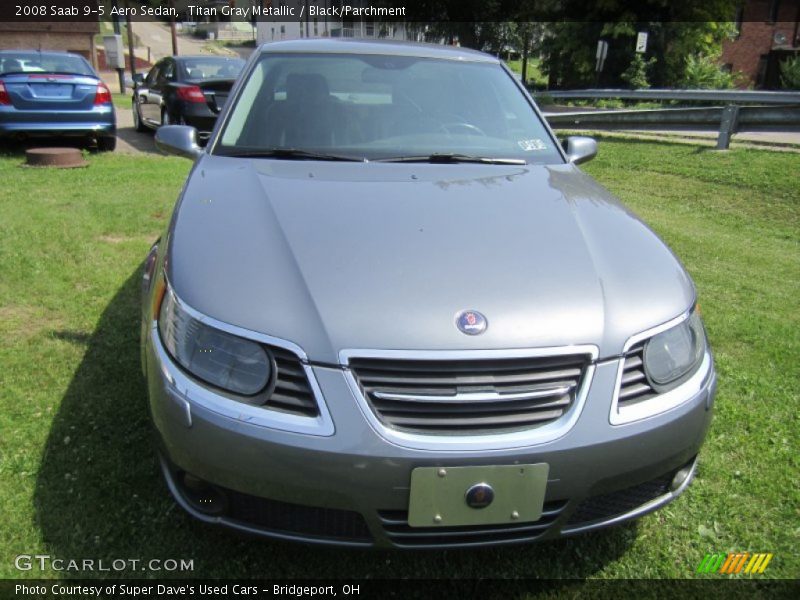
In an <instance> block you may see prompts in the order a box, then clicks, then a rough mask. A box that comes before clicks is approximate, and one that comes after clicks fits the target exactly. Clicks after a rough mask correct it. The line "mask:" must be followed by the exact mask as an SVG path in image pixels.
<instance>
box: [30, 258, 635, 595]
mask: <svg viewBox="0 0 800 600" xmlns="http://www.w3.org/2000/svg"><path fill="white" fill-rule="evenodd" d="M139 281H140V271H139V270H137V271H136V272H135V273H133V274H132V275H131V277H130V278H129V279H128V280H127V281H126V282H125V283H124V285H123V286H122V287H121V288H120V289H119V291H118V292H117V294H116V295H115V297H114V298H113V300H112V301H111V303H110V304H109V305H108V307H107V308H106V309H105V311H104V312H103V314H102V317H101V318H100V321H99V323H98V325H97V328H96V330H95V331H94V333H93V334H92V335H91V337H90V339H89V340H88V345H87V347H86V353H85V355H84V357H83V360H82V362H81V364H80V366H79V367H78V369H77V370H76V372H75V375H74V378H73V379H72V381H71V383H70V385H69V388H68V389H67V392H66V394H65V395H64V398H63V399H62V401H61V406H60V408H59V410H58V412H57V415H56V417H55V419H54V421H53V425H52V429H51V431H50V434H49V437H48V441H47V444H46V447H45V451H44V455H43V457H42V464H41V468H40V470H39V475H38V479H37V484H36V492H35V499H34V500H35V508H36V515H37V521H38V525H39V528H40V531H41V536H42V539H43V543H44V548H45V549H46V551H47V552H49V553H50V555H51V556H52V557H58V558H62V559H67V560H69V559H76V560H82V559H95V560H98V559H102V560H103V562H104V564H105V566H106V567H110V566H111V564H112V561H113V560H115V559H125V560H128V559H138V560H142V561H143V562H145V561H149V560H150V559H160V560H165V559H178V560H179V559H191V560H193V566H194V568H193V570H192V571H191V572H185V573H179V572H173V573H169V572H166V571H164V570H161V571H143V570H142V566H143V565H142V564H139V565H138V566H137V568H136V569H135V570H133V569H131V568H130V563H129V565H128V568H126V569H125V570H123V571H121V572H119V573H115V572H114V571H111V572H98V571H95V572H67V571H64V572H62V573H61V575H62V576H64V577H91V576H105V577H108V576H111V575H121V576H126V577H134V576H136V577H162V576H164V577H165V576H172V577H184V576H193V577H202V578H213V577H235V578H243V577H260V578H279V577H328V578H340V577H343V578H362V577H371V578H383V577H404V578H417V577H419V578H438V577H443V578H464V579H466V578H499V577H513V578H517V577H533V578H562V577H569V578H580V579H582V578H585V577H588V576H590V575H592V574H593V573H596V572H597V571H598V570H600V569H602V568H603V567H604V565H606V564H607V563H608V562H611V561H614V560H617V559H618V558H619V557H620V556H621V555H622V554H623V553H624V552H625V551H626V550H627V548H628V547H629V546H630V544H631V543H632V542H633V540H634V539H635V538H636V527H635V525H628V526H623V527H619V528H615V529H611V530H608V531H605V532H600V533H594V534H588V535H585V536H581V537H576V538H572V539H568V540H559V541H555V542H544V543H541V544H534V545H529V546H512V547H507V548H487V549H482V550H469V551H447V552H442V551H435V552H430V551H429V552H384V551H380V552H378V551H351V550H340V549H328V548H318V547H311V546H304V545H300V544H288V543H282V542H273V541H270V540H262V539H253V538H242V537H239V536H236V535H234V534H232V533H229V532H227V531H225V530H222V529H219V528H215V527H212V526H208V525H204V524H202V523H199V522H197V521H195V520H193V519H191V518H190V517H188V516H187V515H186V514H185V513H184V512H183V511H182V510H181V509H179V508H178V507H177V506H176V505H175V504H174V502H173V501H172V499H171V497H170V496H169V493H168V491H167V489H166V486H165V485H164V483H163V482H162V480H161V475H160V471H159V468H158V464H157V460H156V456H155V453H154V450H153V444H152V443H151V436H150V425H149V416H148V410H147V403H146V390H145V385H144V381H143V378H142V375H141V370H140V365H139V327H138V325H139V324H138V320H139V306H138V303H139ZM61 335H63V336H64V337H66V338H71V337H73V336H71V335H70V334H69V333H67V332H61ZM76 341H81V342H83V341H84V340H76ZM95 568H97V565H95Z"/></svg>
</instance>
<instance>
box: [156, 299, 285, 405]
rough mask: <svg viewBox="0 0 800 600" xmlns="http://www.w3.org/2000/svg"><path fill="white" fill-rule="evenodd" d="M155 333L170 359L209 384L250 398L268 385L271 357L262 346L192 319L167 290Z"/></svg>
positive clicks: (270, 372) (271, 371)
mask: <svg viewBox="0 0 800 600" xmlns="http://www.w3.org/2000/svg"><path fill="white" fill-rule="evenodd" d="M158 330H159V333H160V334H161V341H162V342H163V344H164V347H165V348H166V349H167V351H168V352H169V354H170V355H171V356H172V358H173V359H175V360H176V361H177V362H178V364H180V365H181V366H182V367H183V368H184V369H186V370H187V371H189V372H190V373H191V374H192V375H194V376H195V377H197V378H199V379H202V380H203V381H205V382H207V383H210V384H211V385H215V386H217V387H219V388H222V389H224V390H228V391H230V392H233V393H235V394H240V395H243V396H253V395H255V394H258V393H259V392H260V391H262V390H263V389H264V388H265V387H267V385H268V384H269V383H270V379H271V377H272V373H273V371H274V369H273V364H272V358H271V357H270V356H269V354H268V353H267V351H266V350H265V349H264V348H263V347H262V346H260V345H259V344H257V343H255V342H251V341H250V340H246V339H243V338H240V337H238V336H235V335H231V334H229V333H226V332H224V331H220V330H219V329H216V328H214V327H210V326H208V325H206V324H204V323H202V322H201V321H199V320H198V319H195V318H194V317H192V316H191V315H190V314H189V313H188V312H186V310H184V309H183V308H182V307H181V305H180V302H179V301H178V299H177V298H176V297H175V294H174V293H173V292H172V290H171V289H169V288H168V289H167V291H166V294H164V300H163V302H162V304H161V310H160V311H159V317H158Z"/></svg>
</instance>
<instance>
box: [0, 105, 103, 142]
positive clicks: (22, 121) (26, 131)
mask: <svg viewBox="0 0 800 600" xmlns="http://www.w3.org/2000/svg"><path fill="white" fill-rule="evenodd" d="M116 130H117V120H116V114H115V112H114V109H113V107H111V106H110V105H108V106H97V107H95V108H93V109H92V110H80V111H66V110H58V111H46V110H19V109H16V108H14V107H7V106H3V107H0V137H14V136H62V135H63V136H93V137H107V136H113V135H115V134H116Z"/></svg>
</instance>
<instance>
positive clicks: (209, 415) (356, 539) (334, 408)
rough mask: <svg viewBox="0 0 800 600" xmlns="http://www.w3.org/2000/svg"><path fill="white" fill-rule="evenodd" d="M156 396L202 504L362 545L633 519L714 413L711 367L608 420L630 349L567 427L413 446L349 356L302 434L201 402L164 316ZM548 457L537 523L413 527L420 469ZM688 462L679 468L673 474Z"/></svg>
mask: <svg viewBox="0 0 800 600" xmlns="http://www.w3.org/2000/svg"><path fill="white" fill-rule="evenodd" d="M144 361H145V371H146V374H147V379H148V387H149V395H150V407H151V411H152V416H153V420H154V423H155V426H156V430H157V433H158V438H159V440H160V444H161V450H162V456H163V463H162V464H163V470H164V475H165V477H166V480H167V483H168V485H169V487H170V490H171V491H172V493H173V495H174V496H175V498H176V500H177V501H178V502H179V503H180V504H181V506H183V507H184V508H185V509H186V510H187V511H188V512H190V513H191V514H192V515H194V516H195V517H197V518H199V519H201V520H203V521H206V522H212V523H217V524H221V525H226V526H229V527H233V528H235V529H239V530H242V531H246V532H249V533H256V534H262V535H266V536H271V537H277V538H283V539H294V540H303V541H311V542H319V543H330V544H339V545H353V546H382V547H434V548H437V547H452V546H470V545H481V546H485V545H491V544H506V543H515V542H529V541H532V540H537V539H550V538H555V537H559V536H563V535H570V534H573V533H578V532H582V531H586V530H589V529H594V528H597V527H603V526H606V525H610V524H614V523H618V522H621V521H624V520H627V519H630V518H635V517H638V516H641V515H642V514H645V513H646V512H649V511H651V510H655V509H656V508H658V507H660V506H662V505H664V504H666V503H668V502H670V501H671V500H673V499H674V498H676V497H677V496H678V495H679V494H680V493H681V492H682V491H683V490H684V489H685V488H686V486H687V485H688V483H689V482H690V480H691V478H692V475H693V473H694V466H695V460H696V456H697V453H698V451H699V449H700V446H701V445H702V443H703V440H704V438H705V435H706V431H707V429H708V426H709V423H710V420H711V409H712V404H713V397H714V393H715V390H716V377H715V374H714V371H713V367H710V368H709V369H708V372H707V374H706V376H705V378H704V380H703V382H702V384H701V386H700V388H699V391H697V392H696V393H693V394H692V395H691V397H688V398H687V399H686V401H685V402H683V403H682V404H680V405H679V406H677V407H675V408H673V409H672V410H669V411H668V412H665V413H662V414H659V415H657V416H654V417H651V418H647V419H643V420H641V421H636V422H633V423H629V424H626V425H621V426H613V425H611V424H610V423H609V414H610V409H611V400H612V396H613V393H614V388H615V384H616V379H617V373H618V366H619V359H616V358H615V359H612V360H606V361H601V362H598V363H597V364H596V368H595V372H594V375H593V378H592V380H591V385H590V387H589V390H588V395H587V399H586V402H585V404H584V406H583V408H582V411H581V413H580V416H579V417H578V419H577V421H576V422H575V424H574V426H573V427H572V428H571V429H570V430H569V431H568V432H567V433H566V434H564V435H563V436H561V437H559V438H558V439H555V440H552V441H549V442H547V443H541V444H538V445H531V446H523V447H516V448H513V449H492V450H482V451H481V450H469V451H431V450H423V449H413V448H408V447H403V446H400V445H398V444H397V443H394V442H391V441H389V440H388V439H386V438H385V437H384V436H383V435H381V433H380V432H379V431H377V430H376V429H375V428H373V427H372V426H370V425H369V423H368V422H367V420H366V419H365V417H364V415H363V413H362V412H361V411H360V410H359V408H358V403H357V401H356V399H355V398H354V397H353V391H352V390H351V388H350V387H349V386H348V384H347V381H346V378H345V375H344V372H343V371H342V370H341V369H337V368H332V367H324V366H313V367H311V369H312V371H313V374H314V377H315V379H316V383H317V384H318V385H319V390H320V392H321V394H322V396H323V397H324V399H325V403H326V406H327V410H328V411H329V413H330V418H331V420H332V422H333V424H334V426H335V430H334V431H332V432H330V433H331V434H330V435H310V434H302V433H293V432H290V431H284V430H280V429H275V428H269V427H264V426H262V425H261V424H253V423H252V422H251V421H250V420H249V419H248V418H247V417H246V416H244V415H242V417H240V418H232V417H231V416H224V415H221V414H219V413H217V412H214V411H212V410H209V409H208V408H207V407H205V406H203V405H202V404H200V403H197V402H193V400H192V395H191V392H190V390H188V389H186V388H184V389H183V390H179V387H180V385H178V384H176V381H179V380H180V379H181V378H182V377H183V378H185V376H183V375H182V372H181V371H180V369H178V367H176V365H175V364H174V363H173V362H172V361H171V359H170V358H169V357H168V355H167V354H166V353H165V351H164V348H163V346H162V345H161V342H160V340H159V337H158V333H157V331H156V330H155V329H150V330H149V331H146V334H145V347H144ZM533 463H547V464H548V465H549V469H550V471H549V477H548V483H547V491H546V496H545V507H544V509H545V512H544V514H543V517H542V519H540V521H537V522H535V523H524V524H514V525H497V526H481V527H450V528H442V527H437V528H411V527H409V526H408V525H407V522H406V521H405V518H406V511H407V510H408V499H409V484H410V476H411V471H412V469H414V468H416V467H433V466H466V465H470V466H480V465H506V464H533ZM679 472H680V473H681V476H680V477H678V479H679V480H680V481H676V480H675V474H676V473H679ZM184 473H189V474H191V475H192V476H194V477H197V478H201V479H202V480H205V481H208V482H211V483H212V484H214V486H215V489H216V490H217V491H218V492H219V493H220V494H222V495H223V496H224V497H225V508H224V510H223V511H222V512H220V513H219V514H215V515H210V514H207V513H206V512H204V511H201V510H198V509H197V507H196V505H193V504H192V502H191V501H190V499H189V497H188V496H187V495H186V494H185V492H184V490H183V489H182V487H181V481H182V477H183V474H184Z"/></svg>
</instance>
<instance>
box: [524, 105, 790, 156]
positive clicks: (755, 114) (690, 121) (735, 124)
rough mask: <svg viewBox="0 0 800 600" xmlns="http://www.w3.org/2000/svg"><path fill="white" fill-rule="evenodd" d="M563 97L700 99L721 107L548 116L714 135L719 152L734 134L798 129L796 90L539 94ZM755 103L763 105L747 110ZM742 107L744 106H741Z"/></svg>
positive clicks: (561, 125)
mask: <svg viewBox="0 0 800 600" xmlns="http://www.w3.org/2000/svg"><path fill="white" fill-rule="evenodd" d="M537 95H538V96H544V95H546V96H549V97H550V98H562V99H567V98H570V99H590V98H594V99H600V98H609V99H610V98H620V99H625V100H629V99H638V100H662V101H663V100H702V101H706V102H719V103H725V104H726V105H725V106H713V107H708V106H706V107H682V108H659V109H643V110H593V111H571V112H558V113H553V112H546V111H545V113H544V116H545V117H546V118H547V121H548V123H550V126H551V127H553V128H554V129H587V128H592V129H609V130H610V129H633V130H674V131H680V130H702V131H718V132H719V135H718V137H717V148H718V149H720V150H725V149H727V148H728V147H729V146H730V141H731V136H732V135H733V134H734V133H736V132H740V131H741V132H745V131H748V132H753V131H800V92H760V91H741V90H733V91H729V90H569V91H559V92H540V93H538V94H537ZM751 102H755V103H758V104H761V105H763V104H766V105H767V106H749V105H747V103H751ZM742 103H744V104H745V105H744V106H741V105H740V104H742Z"/></svg>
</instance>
